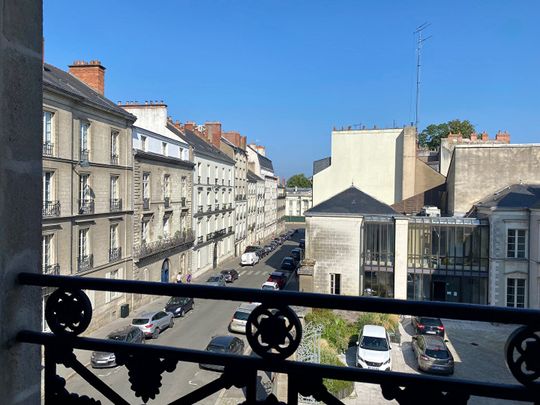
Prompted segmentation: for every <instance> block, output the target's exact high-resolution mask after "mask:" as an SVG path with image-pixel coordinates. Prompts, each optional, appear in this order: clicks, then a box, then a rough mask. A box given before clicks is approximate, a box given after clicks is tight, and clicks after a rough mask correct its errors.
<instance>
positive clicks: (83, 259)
mask: <svg viewBox="0 0 540 405" xmlns="http://www.w3.org/2000/svg"><path fill="white" fill-rule="evenodd" d="M93 267H94V255H92V254H90V255H84V256H79V257H78V258H77V272H79V273H80V272H82V271H87V270H90V269H92V268H93Z"/></svg>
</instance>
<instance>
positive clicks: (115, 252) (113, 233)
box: [109, 224, 122, 262]
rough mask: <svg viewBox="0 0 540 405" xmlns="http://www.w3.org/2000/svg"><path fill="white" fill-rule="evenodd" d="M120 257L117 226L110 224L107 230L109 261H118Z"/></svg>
mask: <svg viewBox="0 0 540 405" xmlns="http://www.w3.org/2000/svg"><path fill="white" fill-rule="evenodd" d="M121 256H122V255H121V249H120V246H119V242H118V224H112V225H111V226H110V228H109V261H110V262H114V261H116V260H120V258H121Z"/></svg>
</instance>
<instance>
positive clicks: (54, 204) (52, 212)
mask: <svg viewBox="0 0 540 405" xmlns="http://www.w3.org/2000/svg"><path fill="white" fill-rule="evenodd" d="M42 215H43V217H44V218H47V217H58V216H60V201H43V206H42Z"/></svg>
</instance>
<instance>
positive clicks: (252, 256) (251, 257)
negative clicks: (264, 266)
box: [240, 252, 259, 266]
mask: <svg viewBox="0 0 540 405" xmlns="http://www.w3.org/2000/svg"><path fill="white" fill-rule="evenodd" d="M257 263H259V255H258V254H257V253H255V252H246V253H244V254H243V255H242V257H241V258H240V265H241V266H255V265H256V264H257Z"/></svg>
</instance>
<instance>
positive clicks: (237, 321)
mask: <svg viewBox="0 0 540 405" xmlns="http://www.w3.org/2000/svg"><path fill="white" fill-rule="evenodd" d="M258 305H261V304H260V303H259V302H250V303H244V304H241V305H240V306H239V307H238V308H237V309H236V311H235V312H234V315H233V317H232V319H231V322H230V323H229V330H230V331H231V332H238V333H246V324H247V319H248V317H249V314H251V311H253V310H254V309H255V308H256V307H257V306H258Z"/></svg>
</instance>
